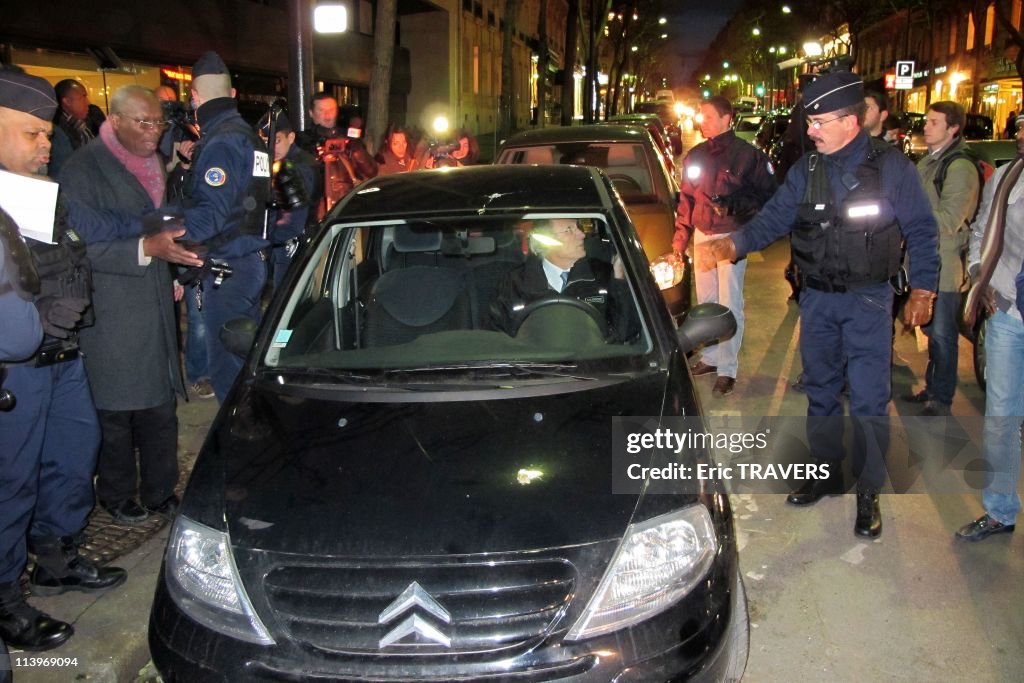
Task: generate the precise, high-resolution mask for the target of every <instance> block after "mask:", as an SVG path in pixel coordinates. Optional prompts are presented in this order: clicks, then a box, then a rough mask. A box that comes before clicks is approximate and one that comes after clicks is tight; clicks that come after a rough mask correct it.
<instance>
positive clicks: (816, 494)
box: [786, 464, 843, 506]
mask: <svg viewBox="0 0 1024 683" xmlns="http://www.w3.org/2000/svg"><path fill="white" fill-rule="evenodd" d="M832 467H833V468H835V469H838V465H837V464H833V465H832ZM842 492H843V476H842V474H841V473H836V472H834V471H833V474H832V475H831V476H829V477H828V478H826V479H808V480H807V481H805V482H804V483H803V484H802V485H801V486H800V487H799V488H797V489H796V490H795V491H793V493H791V494H789V495H788V496H786V502H787V503H789V504H790V505H800V506H803V505H814V504H815V503H817V502H818V501H819V500H821V499H822V498H824V497H825V496H838V495H840V494H841V493H842Z"/></svg>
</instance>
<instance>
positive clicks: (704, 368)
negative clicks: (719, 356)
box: [690, 361, 718, 377]
mask: <svg viewBox="0 0 1024 683" xmlns="http://www.w3.org/2000/svg"><path fill="white" fill-rule="evenodd" d="M713 372H718V366H717V365H708V364H707V363H705V362H704V361H700V362H699V363H697V364H696V365H694V366H693V367H691V368H690V374H691V375H693V376H694V377H700V376H701V375H710V374H711V373H713Z"/></svg>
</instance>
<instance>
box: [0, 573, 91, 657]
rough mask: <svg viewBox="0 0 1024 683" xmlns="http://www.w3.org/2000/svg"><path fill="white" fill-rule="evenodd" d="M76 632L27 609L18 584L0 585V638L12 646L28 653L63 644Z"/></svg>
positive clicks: (49, 617)
mask: <svg viewBox="0 0 1024 683" xmlns="http://www.w3.org/2000/svg"><path fill="white" fill-rule="evenodd" d="M74 632H75V629H74V628H72V627H71V624H68V623H65V622H63V621H59V620H57V619H54V618H53V617H51V616H49V615H48V614H43V613H42V612H40V611H39V610H37V609H35V608H33V607H30V606H29V604H28V603H27V602H25V594H24V593H22V592H21V586H20V585H19V584H18V582H17V581H13V582H11V583H0V638H3V640H4V641H6V642H7V644H8V645H10V646H11V647H14V648H17V649H19V650H28V651H30V652H41V651H43V650H52V649H53V648H55V647H57V646H59V645H63V644H64V642H65V641H66V640H67V639H68V638H70V637H71V634H72V633H74Z"/></svg>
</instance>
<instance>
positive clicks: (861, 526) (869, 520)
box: [853, 491, 882, 538]
mask: <svg viewBox="0 0 1024 683" xmlns="http://www.w3.org/2000/svg"><path fill="white" fill-rule="evenodd" d="M853 531H854V533H855V534H857V535H858V536H868V537H870V538H877V537H878V536H880V535H881V533H882V512H881V510H879V508H878V493H877V492H875V491H857V521H856V522H854V525H853Z"/></svg>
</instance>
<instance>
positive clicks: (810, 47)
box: [804, 42, 822, 57]
mask: <svg viewBox="0 0 1024 683" xmlns="http://www.w3.org/2000/svg"><path fill="white" fill-rule="evenodd" d="M804 53H805V54H806V55H807V56H808V57H820V56H821V53H822V49H821V43H818V42H810V43H804Z"/></svg>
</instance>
